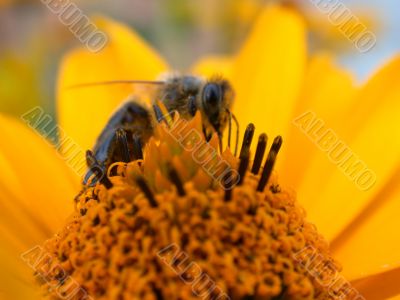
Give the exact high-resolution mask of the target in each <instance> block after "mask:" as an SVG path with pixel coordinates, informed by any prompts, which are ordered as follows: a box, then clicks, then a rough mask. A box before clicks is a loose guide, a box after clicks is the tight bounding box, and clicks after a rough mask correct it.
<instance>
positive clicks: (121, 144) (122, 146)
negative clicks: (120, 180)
mask: <svg viewBox="0 0 400 300" xmlns="http://www.w3.org/2000/svg"><path fill="white" fill-rule="evenodd" d="M115 137H116V140H117V144H118V145H117V149H119V151H120V157H121V161H122V162H124V163H128V162H130V161H131V155H130V153H129V143H128V137H127V135H126V131H125V130H124V129H122V128H118V129H117V130H116V131H115Z"/></svg>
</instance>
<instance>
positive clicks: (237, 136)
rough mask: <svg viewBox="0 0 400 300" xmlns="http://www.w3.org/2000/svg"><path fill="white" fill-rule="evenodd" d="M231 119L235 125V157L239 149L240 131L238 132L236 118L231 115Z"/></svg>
mask: <svg viewBox="0 0 400 300" xmlns="http://www.w3.org/2000/svg"><path fill="white" fill-rule="evenodd" d="M231 116H232V119H233V121H234V122H235V125H236V141H235V153H234V154H235V156H236V155H237V151H238V147H239V135H240V130H239V122H238V120H237V118H236V116H235V115H234V114H233V113H231Z"/></svg>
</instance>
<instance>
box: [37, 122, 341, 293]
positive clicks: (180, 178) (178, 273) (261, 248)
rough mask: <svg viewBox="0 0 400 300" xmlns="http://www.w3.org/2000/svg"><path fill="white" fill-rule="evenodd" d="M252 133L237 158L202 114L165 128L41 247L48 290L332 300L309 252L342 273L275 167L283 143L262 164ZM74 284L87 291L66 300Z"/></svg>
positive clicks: (90, 193)
mask: <svg viewBox="0 0 400 300" xmlns="http://www.w3.org/2000/svg"><path fill="white" fill-rule="evenodd" d="M253 135H254V126H253V125H251V126H248V127H247V129H246V132H245V135H244V140H243V145H242V149H241V151H240V155H239V156H238V157H235V156H234V155H233V154H232V153H231V152H230V150H229V148H227V150H225V151H224V152H223V153H220V151H219V150H218V148H219V147H218V146H219V141H218V137H216V136H214V137H213V138H212V139H211V140H210V141H206V140H205V138H204V136H203V135H202V124H201V117H200V116H199V115H196V116H195V117H194V118H193V119H192V120H190V121H187V120H184V119H181V118H179V116H177V115H176V116H175V117H174V119H173V120H169V121H168V122H161V123H160V124H159V125H158V126H157V128H156V129H155V135H154V137H152V138H151V139H150V141H149V142H148V143H147V145H146V146H145V148H144V151H143V158H142V159H137V160H133V161H130V162H128V163H123V162H118V163H115V164H114V165H112V166H111V167H110V168H109V170H108V173H107V174H105V175H104V176H107V182H109V183H110V184H107V185H105V184H102V183H101V182H102V181H99V182H98V183H97V184H96V185H95V186H92V187H91V186H86V187H84V188H83V190H82V192H81V193H80V194H79V195H78V196H77V197H76V199H75V206H76V212H75V214H74V216H73V217H72V218H71V219H70V220H69V221H68V222H67V224H66V225H65V227H64V228H63V229H62V230H60V231H59V232H58V234H57V235H55V236H54V237H53V238H51V239H50V240H48V241H47V242H46V243H45V245H44V248H45V249H46V250H47V251H48V253H50V255H51V256H52V258H53V259H52V264H48V265H47V268H41V270H40V273H41V275H42V278H45V279H46V280H42V285H43V290H44V291H46V293H47V294H48V296H49V297H53V298H62V297H66V296H68V297H69V298H68V299H91V298H93V299H145V300H160V299H168V300H170V299H171V300H173V299H182V300H186V299H188V300H189V299H218V300H223V299H331V298H330V297H331V296H330V294H329V291H328V290H326V289H325V288H324V285H323V284H322V283H323V280H321V278H322V279H323V278H324V276H326V275H327V274H324V273H323V272H322V271H321V272H316V271H315V270H312V269H311V267H312V266H311V265H312V263H311V256H310V255H308V254H309V253H312V255H314V256H318V257H323V258H325V261H326V263H325V264H327V263H329V264H331V265H332V264H333V265H335V266H337V264H336V262H335V261H334V260H333V259H332V258H331V256H330V253H329V248H328V244H327V243H326V242H325V240H324V239H323V237H322V236H320V235H319V234H318V232H317V230H316V228H315V227H314V226H313V225H311V224H310V223H308V222H307V221H306V219H305V212H304V210H303V209H302V208H301V207H300V206H299V205H298V203H297V202H296V200H295V195H294V193H293V192H292V191H290V190H288V189H286V188H284V187H281V186H280V185H279V180H278V177H277V174H276V173H275V172H274V171H273V164H274V162H275V159H276V155H277V152H278V151H279V148H280V145H281V143H282V139H281V138H276V139H275V140H274V142H273V143H272V146H271V147H270V151H269V153H268V155H267V156H266V158H264V154H265V152H266V151H265V150H266V145H267V137H266V135H265V134H262V135H260V137H259V139H258V144H257V149H256V151H255V156H254V159H250V155H249V153H250V148H251V143H252V139H253ZM264 161H265V164H264V165H263V164H262V163H263V162H264ZM103 182H104V181H103ZM54 265H57V266H59V267H57V268H54V267H52V266H54ZM337 268H340V267H339V266H337ZM325 269H326V268H323V270H325ZM38 272H39V271H38ZM49 282H53V283H54V282H55V283H58V284H59V285H61V286H65V289H64V294H61V295H60V294H59V293H56V289H49V288H48V283H49ZM71 282H73V283H75V284H76V285H77V286H79V287H80V289H75V291H79V292H76V293H72V292H71V293H72V294H71V295H66V293H67V292H68V291H69V290H72V288H69V289H68V285H71ZM89 297H91V298H89Z"/></svg>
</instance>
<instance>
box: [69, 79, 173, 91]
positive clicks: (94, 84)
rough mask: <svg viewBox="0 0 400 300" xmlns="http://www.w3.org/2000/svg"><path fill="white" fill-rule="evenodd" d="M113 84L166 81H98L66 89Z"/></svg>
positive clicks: (70, 86)
mask: <svg viewBox="0 0 400 300" xmlns="http://www.w3.org/2000/svg"><path fill="white" fill-rule="evenodd" d="M112 84H165V82H164V81H151V80H109V81H98V82H86V83H78V84H73V85H69V86H67V87H66V89H77V88H85V87H92V86H99V85H112Z"/></svg>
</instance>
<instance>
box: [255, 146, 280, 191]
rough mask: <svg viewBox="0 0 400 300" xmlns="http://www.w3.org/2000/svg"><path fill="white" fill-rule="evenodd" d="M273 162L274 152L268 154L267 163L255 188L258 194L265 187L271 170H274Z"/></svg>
mask: <svg viewBox="0 0 400 300" xmlns="http://www.w3.org/2000/svg"><path fill="white" fill-rule="evenodd" d="M275 160H276V154H275V152H270V153H269V154H268V158H267V161H266V162H265V165H264V169H263V172H262V174H261V178H260V181H259V182H258V186H257V191H258V192H262V191H264V189H265V186H266V185H267V183H268V180H269V178H270V177H271V174H272V169H273V168H274V164H275Z"/></svg>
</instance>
